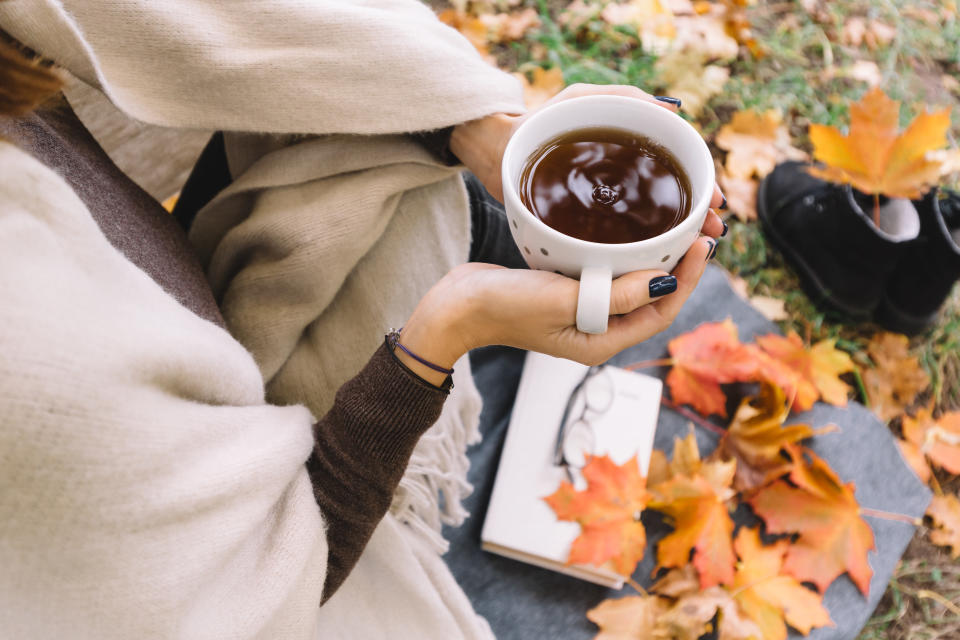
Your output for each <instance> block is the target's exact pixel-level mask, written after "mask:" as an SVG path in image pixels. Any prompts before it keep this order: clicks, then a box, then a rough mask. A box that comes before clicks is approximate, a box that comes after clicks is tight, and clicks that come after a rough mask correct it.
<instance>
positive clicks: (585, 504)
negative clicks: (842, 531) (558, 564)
mask: <svg viewBox="0 0 960 640" xmlns="http://www.w3.org/2000/svg"><path fill="white" fill-rule="evenodd" d="M583 477H584V478H585V479H586V481H587V488H586V489H584V490H583V491H577V490H576V489H574V487H573V485H572V484H570V483H569V482H566V481H564V482H562V483H561V484H560V487H559V488H558V489H557V490H556V491H555V492H554V493H553V494H551V495H549V496H547V497H546V498H544V500H545V501H546V502H547V504H548V505H550V507H551V508H552V509H553V511H554V513H556V514H557V518H558V519H560V520H572V521H574V522H577V523H578V524H579V525H580V527H581V531H580V535H579V536H577V538H576V539H575V540H574V541H573V544H572V545H571V546H570V555H569V557H568V558H567V563H568V564H593V565H598V566H599V565H602V564H604V563H605V562H607V561H612V563H613V567H614V570H615V571H617V573H620V574H622V575H625V576H629V575H631V574H632V573H633V571H634V569H636V568H637V563H638V562H640V560H641V559H643V552H644V549H645V548H646V545H647V533H646V530H645V529H644V528H643V523H642V522H640V513H641V512H642V511H643V508H644V507H645V506H646V504H647V501H648V500H649V498H650V495H649V494H648V493H647V490H646V486H647V481H646V479H645V478H644V477H643V476H642V475H640V471H639V467H638V465H637V458H636V456H634V457H633V458H630V459H629V460H627V461H626V462H625V463H624V464H622V465H617V464H616V463H615V462H614V461H613V460H611V459H610V458H609V456H594V457H591V458H590V460H589V461H588V462H587V464H586V466H584V468H583Z"/></svg>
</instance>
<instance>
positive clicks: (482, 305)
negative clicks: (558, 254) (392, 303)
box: [396, 238, 716, 384]
mask: <svg viewBox="0 0 960 640" xmlns="http://www.w3.org/2000/svg"><path fill="white" fill-rule="evenodd" d="M715 244H716V240H713V239H710V238H700V239H699V240H697V241H696V242H695V243H694V244H693V246H692V247H690V250H689V251H688V252H687V254H686V256H685V257H684V258H683V260H681V262H680V264H679V265H677V268H676V269H675V270H674V273H673V276H674V277H676V284H677V288H676V291H674V292H673V293H669V294H666V295H663V296H660V297H651V290H650V281H651V280H652V279H654V278H657V277H660V276H666V275H668V274H667V273H666V272H664V271H635V272H633V273H628V274H626V275H624V276H621V277H619V278H617V279H616V280H614V281H613V287H612V291H611V295H610V314H611V317H610V323H609V328H608V329H607V332H606V333H604V334H599V335H598V334H586V333H581V332H580V331H578V330H577V321H576V315H577V314H576V311H577V296H578V294H579V283H578V282H577V281H576V280H573V279H571V278H567V277H565V276H561V275H557V274H555V273H549V272H546V271H528V270H525V269H506V268H504V267H498V266H494V265H489V264H478V263H470V264H465V265H462V266H460V267H457V268H456V269H454V270H453V271H451V272H450V273H449V274H447V275H446V276H445V277H444V278H443V279H442V280H440V282H439V283H437V284H436V285H435V286H434V287H433V288H432V289H431V290H430V291H429V292H428V293H427V295H426V296H424V298H423V299H422V300H421V301H420V304H419V305H417V308H416V309H415V310H414V312H413V315H412V316H411V317H410V320H409V321H408V322H407V324H406V325H405V326H404V329H403V334H402V335H401V339H400V341H401V343H402V344H403V345H404V346H406V347H407V348H408V349H410V350H411V351H413V352H414V353H416V354H417V355H419V356H421V357H423V358H426V359H427V360H429V361H431V362H433V363H434V364H437V365H440V366H442V367H447V368H449V367H452V366H453V363H454V362H455V361H456V360H457V359H458V358H459V357H460V356H462V355H463V354H465V353H466V352H467V351H469V350H470V349H474V348H476V347H482V346H486V345H491V344H502V345H507V346H511V347H519V348H521V349H529V350H532V351H539V352H541V353H546V354H549V355H553V356H558V357H561V358H567V359H570V360H576V361H578V362H582V363H585V364H597V363H600V362H605V361H606V360H608V359H609V358H610V357H611V356H613V355H614V354H616V353H619V352H620V351H622V350H624V349H626V348H627V347H630V346H633V345H635V344H637V343H638V342H642V341H644V340H646V339H647V338H649V337H650V336H652V335H654V334H657V333H659V332H660V331H663V330H664V329H666V328H667V327H668V326H669V325H670V323H671V322H673V319H674V318H675V317H676V315H677V313H678V312H679V311H680V308H681V307H682V306H683V303H684V302H685V301H686V300H687V298H688V297H689V296H690V294H691V293H692V292H693V290H694V288H695V287H696V286H697V282H698V281H699V279H700V276H701V275H702V274H703V270H704V267H705V266H706V263H707V258H708V257H709V255H710V253H711V251H712V250H713V247H714V246H715ZM653 293H656V291H654V292H653ZM396 354H397V356H398V357H399V358H400V359H401V360H402V361H403V362H404V364H406V365H407V366H408V367H410V368H411V369H412V370H413V371H414V372H415V373H417V374H418V375H420V376H421V377H422V378H424V379H425V380H428V381H429V382H432V383H434V384H440V383H441V382H442V381H443V380H444V378H445V375H444V374H442V373H438V372H436V371H433V370H431V369H429V368H427V367H424V366H423V365H422V364H420V363H418V362H417V361H416V360H414V359H412V358H410V357H409V356H407V355H406V354H404V353H403V352H402V351H401V350H399V349H398V350H396Z"/></svg>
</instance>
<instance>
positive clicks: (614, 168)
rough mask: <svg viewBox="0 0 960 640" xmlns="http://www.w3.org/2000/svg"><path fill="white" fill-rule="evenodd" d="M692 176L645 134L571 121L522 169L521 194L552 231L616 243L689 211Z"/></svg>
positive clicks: (646, 234)
mask: <svg viewBox="0 0 960 640" xmlns="http://www.w3.org/2000/svg"><path fill="white" fill-rule="evenodd" d="M690 193H691V189H690V180H689V178H688V177H687V175H686V173H684V171H683V169H682V168H681V167H680V165H679V163H678V162H677V160H676V159H675V158H674V157H673V155H672V154H671V153H670V152H669V151H667V150H666V149H664V148H663V147H662V146H660V145H658V144H656V143H654V142H653V141H651V140H650V139H648V138H646V137H644V136H641V135H638V134H635V133H632V132H630V131H626V130H623V129H614V128H608V127H601V128H589V129H577V130H574V131H570V132H567V133H564V134H563V135H561V136H558V137H556V138H554V139H552V140H550V141H549V142H547V143H546V144H545V145H543V146H542V147H540V148H539V149H538V150H537V151H536V152H535V153H534V154H533V155H532V156H531V157H530V158H529V159H528V160H527V164H526V165H525V166H524V169H523V172H522V173H521V176H520V199H521V200H522V201H523V204H524V205H525V206H526V207H527V208H528V209H530V211H531V212H533V214H534V215H536V216H537V217H538V218H540V219H541V220H543V221H544V222H545V223H546V224H548V225H549V226H551V227H553V228H554V229H556V230H557V231H559V232H561V233H563V234H565V235H568V236H572V237H574V238H579V239H581V240H588V241H591V242H602V243H607V244H622V243H625V242H636V241H638V240H646V239H648V238H652V237H654V236H658V235H660V234H661V233H663V232H665V231H667V230H669V229H672V228H673V227H675V226H677V225H678V224H680V222H681V221H682V220H683V219H684V218H686V217H687V215H688V214H689V213H690V200H691V197H690Z"/></svg>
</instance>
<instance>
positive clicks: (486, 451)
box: [444, 176, 930, 640]
mask: <svg viewBox="0 0 960 640" xmlns="http://www.w3.org/2000/svg"><path fill="white" fill-rule="evenodd" d="M466 181H467V187H468V190H469V192H470V199H471V210H472V214H473V225H474V228H473V243H472V244H473V247H472V250H471V253H470V257H471V260H475V261H482V262H490V263H495V264H503V265H505V266H510V267H524V266H525V265H524V263H523V259H522V257H521V256H520V253H519V251H517V249H516V246H515V244H514V242H513V239H512V238H511V237H510V230H509V228H508V227H507V219H506V216H505V214H504V212H503V207H502V205H500V204H499V203H498V202H496V201H495V200H493V199H492V198H491V197H490V196H489V194H487V193H486V191H485V190H484V189H483V187H482V186H481V185H480V184H479V183H478V182H476V180H475V179H473V178H472V177H470V176H468V177H466ZM727 317H730V318H732V319H733V321H734V322H735V323H736V324H737V326H738V327H739V330H740V338H741V339H742V340H744V341H748V340H752V339H753V337H754V336H755V335H757V334H765V333H774V332H777V328H776V326H775V325H774V324H773V323H771V322H769V321H768V320H766V319H765V318H763V317H762V316H761V315H760V314H759V313H757V312H756V311H755V310H753V308H751V307H750V306H749V305H747V304H746V303H744V302H743V301H741V300H740V299H739V298H738V297H737V296H736V295H735V294H734V293H733V291H732V290H731V289H730V287H729V285H728V283H727V279H726V276H725V275H724V273H723V272H722V271H721V270H720V269H717V268H712V267H711V268H709V269H708V270H707V272H706V274H704V277H703V279H702V280H701V282H700V285H699V286H698V288H697V290H696V292H694V294H693V296H691V298H690V300H688V301H687V303H686V304H685V305H684V308H683V310H682V311H681V313H680V315H679V316H678V317H677V319H676V320H675V321H674V324H673V326H671V327H670V328H669V329H667V330H666V331H664V332H663V333H661V334H659V335H657V336H654V337H652V338H650V339H649V340H647V341H646V342H644V343H642V344H639V345H637V346H635V347H632V348H631V349H628V350H627V351H625V352H624V353H622V354H619V355H617V356H615V357H614V358H613V360H612V363H613V364H620V365H623V364H626V363H629V362H636V361H638V360H646V359H651V358H659V357H662V356H663V355H664V354H665V353H666V345H667V342H668V341H669V340H670V339H672V338H674V337H676V336H677V335H678V334H680V333H683V332H686V331H690V330H691V329H693V328H694V327H695V326H697V325H698V324H700V323H701V322H708V321H719V320H723V319H724V318H727ZM524 356H525V353H524V352H523V351H519V350H517V349H509V348H506V347H487V348H484V349H478V350H476V351H473V352H472V353H471V354H470V363H471V365H472V366H473V372H474V379H475V381H476V384H477V387H478V388H479V390H480V393H481V395H482V396H483V412H482V414H481V416H480V430H481V433H482V435H483V441H482V442H480V443H479V444H478V445H476V446H474V447H472V448H471V449H470V451H469V452H468V455H469V457H470V464H471V466H470V472H469V475H468V479H469V480H470V482H471V483H472V484H473V486H474V492H473V494H472V495H470V496H469V497H468V498H467V499H466V500H465V501H464V506H465V507H466V508H467V510H468V511H469V512H470V514H471V515H470V517H469V518H468V519H467V521H466V522H465V523H464V524H463V526H460V527H455V528H454V527H447V528H446V530H445V531H444V535H445V536H446V538H447V539H448V540H449V541H450V551H449V552H448V553H447V554H446V556H445V558H446V561H447V564H448V566H449V567H450V569H451V571H452V572H453V574H454V576H456V578H457V581H458V582H459V583H460V585H461V587H463V590H464V591H465V592H466V594H467V597H468V598H470V601H471V602H472V603H473V606H474V607H475V608H476V610H477V612H478V613H480V614H481V615H483V616H484V617H485V618H486V619H487V620H488V621H489V622H490V626H491V627H492V628H493V631H494V633H495V634H496V636H497V638H499V639H500V640H541V639H544V640H546V639H550V640H553V639H556V638H562V639H568V638H571V639H580V638H582V639H583V640H587V639H588V638H592V637H593V636H594V635H595V634H596V632H597V628H596V627H595V626H594V625H593V624H592V623H591V622H589V621H588V620H587V619H586V615H585V614H586V612H587V610H588V609H590V608H591V607H593V606H596V605H597V604H598V603H599V602H600V601H601V600H603V599H605V598H611V597H622V596H624V595H628V594H629V593H630V590H629V589H625V590H624V591H623V592H616V591H612V590H609V589H606V588H604V587H599V586H596V585H593V584H591V583H588V582H584V581H581V580H576V579H574V578H570V577H567V576H564V575H562V574H559V573H555V572H552V571H547V570H545V569H539V568H537V567H534V566H531V565H528V564H524V563H522V562H517V561H515V560H509V559H507V558H503V557H500V556H497V555H493V554H490V553H486V552H484V551H481V549H480V531H481V528H482V526H483V519H484V515H485V513H486V508H487V502H488V501H489V499H490V493H491V491H492V489H493V481H494V478H495V476H496V470H497V464H498V461H499V458H500V449H501V447H502V445H503V440H504V437H505V436H506V432H507V426H508V424H509V421H510V412H511V411H512V409H513V400H514V395H515V394H516V390H517V385H518V384H519V381H520V374H521V372H522V369H523V359H524ZM648 373H649V374H650V375H657V376H659V377H663V376H664V375H665V374H666V369H660V370H650V371H648ZM790 422H801V423H807V424H812V425H813V426H814V427H821V426H824V425H826V424H836V425H838V426H839V427H840V430H839V431H838V432H836V433H832V434H828V435H823V436H818V437H816V438H814V439H813V440H812V441H811V443H810V444H811V447H812V448H813V449H814V450H815V451H816V452H817V453H818V454H819V455H820V456H822V457H823V458H824V459H826V460H827V461H828V462H829V463H830V465H831V466H832V467H833V468H834V469H835V470H836V472H837V473H838V474H839V476H840V478H841V479H842V480H843V481H844V482H851V481H852V482H854V483H855V484H856V487H857V491H856V496H857V500H858V501H859V502H860V504H862V505H863V506H864V507H871V508H874V509H881V510H886V511H893V512H897V513H901V514H906V515H910V516H913V517H922V515H923V512H924V510H925V509H926V505H927V503H928V502H929V498H930V492H929V491H928V490H927V488H926V487H925V486H924V485H923V483H921V482H920V481H919V480H918V479H917V478H916V476H914V475H913V472H912V471H910V470H909V468H908V467H907V466H906V465H905V464H904V462H903V459H902V458H901V457H900V454H899V452H898V451H897V448H896V445H895V443H894V441H893V438H892V437H891V435H890V432H889V430H888V429H887V428H886V426H885V425H883V424H881V423H880V422H879V421H878V420H877V419H876V418H875V417H874V416H873V414H872V413H870V412H869V411H868V410H867V409H866V408H864V407H863V406H862V405H859V404H857V403H855V402H851V403H850V405H849V406H848V407H846V408H840V407H831V406H829V405H823V404H818V405H817V406H815V407H814V408H813V409H812V410H811V411H809V412H807V413H805V414H803V415H800V416H795V417H794V416H791V418H790ZM688 425H689V420H687V419H686V418H684V417H683V416H681V415H679V414H678V413H676V412H674V411H671V410H670V409H667V408H666V407H661V410H660V418H659V421H658V425H657V433H656V436H655V442H654V445H655V446H656V448H658V449H661V450H665V451H667V452H668V453H669V452H671V451H672V449H673V438H674V437H675V436H680V437H683V436H684V435H686V433H687V429H688V428H689V426H688ZM525 426H526V427H528V428H531V429H536V428H540V427H542V425H525ZM696 436H697V441H698V443H699V445H700V450H701V452H703V453H704V454H706V453H708V452H710V451H712V450H713V448H715V447H716V444H717V438H716V436H715V435H714V434H713V433H710V432H706V431H704V430H703V429H697V431H696ZM643 519H644V523H645V524H646V526H647V537H648V545H647V552H646V556H645V558H644V560H643V562H642V563H641V564H640V566H639V567H638V569H637V571H636V572H635V573H634V578H635V579H636V580H637V581H638V582H640V583H642V584H644V585H649V584H650V572H651V570H652V569H653V566H654V562H653V561H654V557H655V555H656V554H655V549H654V545H655V544H656V542H657V541H658V540H659V539H660V538H662V537H663V536H664V535H665V534H666V533H667V532H669V531H670V527H669V526H668V525H666V524H665V523H664V522H663V520H662V519H660V518H659V517H658V516H657V515H656V514H654V513H649V512H648V513H646V514H644V518H643ZM734 519H735V520H736V521H737V522H738V523H740V524H747V525H748V526H755V525H756V520H755V519H753V518H752V516H751V515H750V513H749V510H747V509H746V508H741V509H739V510H738V511H737V512H736V514H735V516H734ZM867 521H868V523H869V524H870V526H871V528H872V529H873V532H874V535H875V537H876V547H877V549H876V551H874V552H871V553H870V558H869V559H870V564H871V566H872V567H873V570H874V576H873V580H872V581H871V584H870V597H869V598H868V599H866V598H864V597H863V596H861V595H860V593H859V591H857V589H856V587H854V586H853V583H852V582H850V581H849V580H848V579H847V578H846V577H841V578H839V579H838V580H837V581H835V582H834V583H833V584H832V585H831V586H830V588H829V589H828V590H827V592H826V595H825V597H824V605H825V606H826V607H827V609H828V610H829V611H830V615H831V616H832V617H833V620H834V622H835V623H836V625H837V626H836V627H832V628H823V629H816V630H814V631H813V632H812V633H811V634H810V636H808V637H809V638H810V639H811V640H828V639H829V640H852V639H853V638H856V636H857V634H858V631H859V629H860V628H861V627H862V626H863V624H864V622H866V620H867V618H868V617H869V615H870V612H871V611H873V609H874V608H875V607H876V605H877V602H878V601H879V599H880V597H881V595H883V592H884V589H885V588H886V585H887V582H888V581H889V579H890V576H891V575H892V573H893V570H894V567H895V566H896V563H897V560H898V559H899V558H900V556H901V555H902V554H903V550H904V549H905V548H906V545H907V543H908V542H909V541H910V538H911V537H912V535H913V532H914V527H913V526H911V525H909V524H905V523H903V522H895V521H889V520H878V519H873V518H868V519H867ZM517 526H518V527H522V526H523V523H522V522H518V523H517ZM790 637H791V638H798V637H800V636H798V635H797V634H796V633H795V632H791V636H790Z"/></svg>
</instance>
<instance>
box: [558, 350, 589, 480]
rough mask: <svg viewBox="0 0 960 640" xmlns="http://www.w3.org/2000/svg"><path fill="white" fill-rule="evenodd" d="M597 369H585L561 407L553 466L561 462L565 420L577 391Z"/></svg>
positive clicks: (565, 430) (565, 429) (565, 427)
mask: <svg viewBox="0 0 960 640" xmlns="http://www.w3.org/2000/svg"><path fill="white" fill-rule="evenodd" d="M598 370H599V367H590V368H589V369H587V372H586V373H585V374H584V376H583V378H581V379H580V382H578V383H577V386H575V387H574V388H573V391H571V392H570V397H568V398H567V406H565V407H564V408H563V416H562V417H561V418H560V428H559V429H558V430H557V442H556V444H555V445H554V449H553V464H554V466H560V465H561V464H563V439H564V436H565V435H566V432H567V420H568V419H569V418H570V411H571V410H572V409H573V401H574V399H576V397H577V392H578V391H580V389H581V388H583V385H585V384H587V380H589V379H590V376H592V375H594V374H595V373H596V372H597V371H598Z"/></svg>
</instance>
